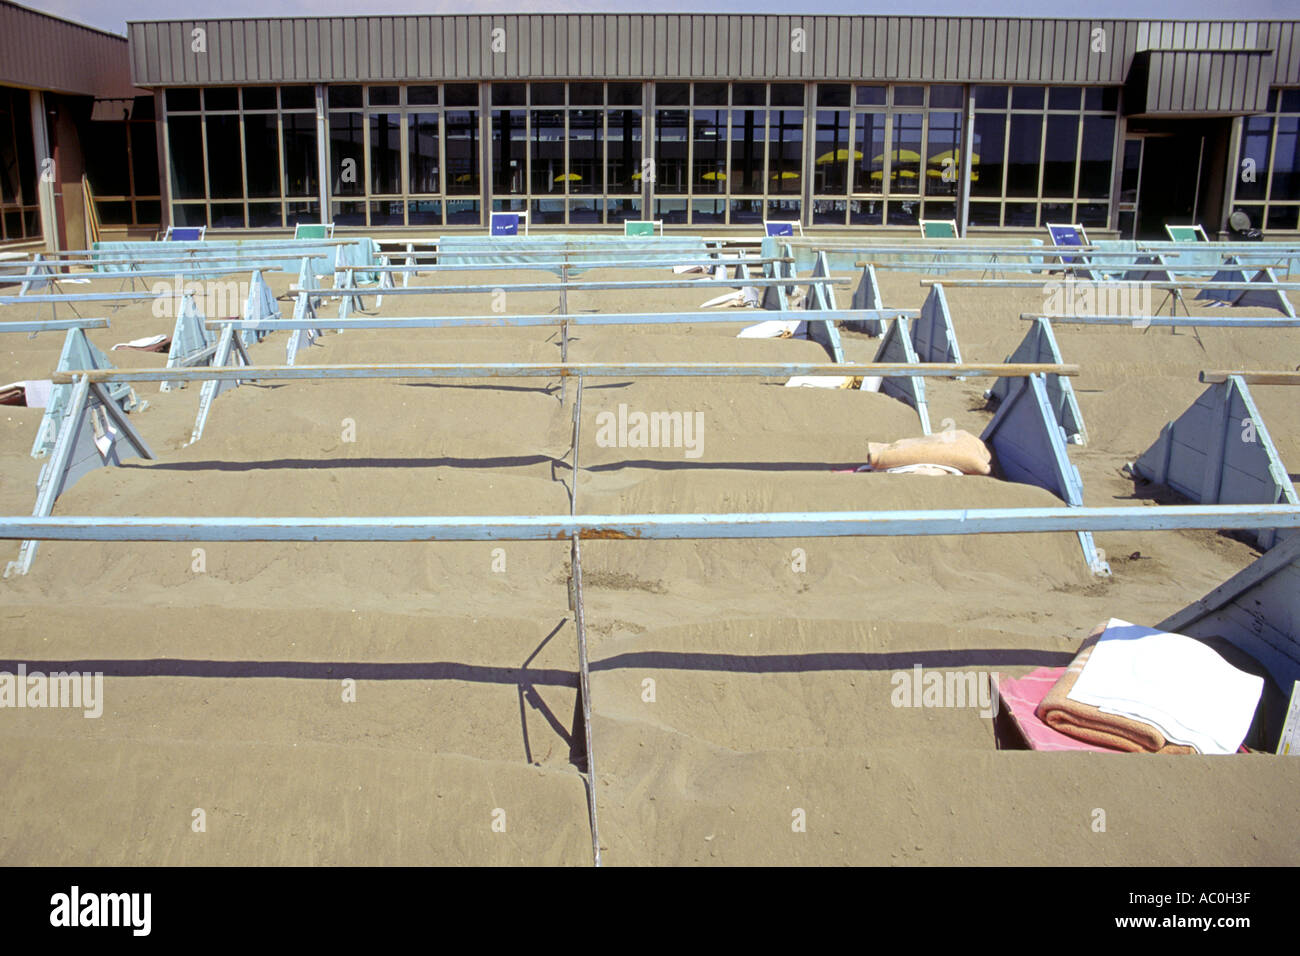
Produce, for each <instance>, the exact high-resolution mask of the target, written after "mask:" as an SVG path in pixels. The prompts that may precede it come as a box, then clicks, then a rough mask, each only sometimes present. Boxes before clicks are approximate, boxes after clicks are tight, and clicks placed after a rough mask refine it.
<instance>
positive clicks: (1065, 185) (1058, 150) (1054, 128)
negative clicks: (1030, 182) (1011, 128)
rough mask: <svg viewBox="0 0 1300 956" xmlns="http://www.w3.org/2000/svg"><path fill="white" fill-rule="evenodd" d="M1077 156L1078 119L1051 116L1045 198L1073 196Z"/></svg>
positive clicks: (1044, 182) (1045, 165) (1044, 150)
mask: <svg viewBox="0 0 1300 956" xmlns="http://www.w3.org/2000/svg"><path fill="white" fill-rule="evenodd" d="M1016 119H1019V117H1013V118H1012V122H1013V123H1014V122H1015V120H1016ZM1078 155H1079V117H1078V116H1071V115H1061V116H1056V115H1049V116H1048V117H1047V140H1046V142H1045V143H1044V148H1043V195H1044V196H1052V197H1056V196H1066V197H1071V196H1073V195H1074V167H1075V159H1076V157H1077V156H1078ZM1053 221H1055V220H1053Z"/></svg>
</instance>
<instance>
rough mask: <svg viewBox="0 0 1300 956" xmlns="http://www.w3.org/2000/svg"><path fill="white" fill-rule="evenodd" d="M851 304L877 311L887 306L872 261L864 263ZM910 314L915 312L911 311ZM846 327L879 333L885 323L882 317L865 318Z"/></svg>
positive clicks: (851, 329) (858, 307)
mask: <svg viewBox="0 0 1300 956" xmlns="http://www.w3.org/2000/svg"><path fill="white" fill-rule="evenodd" d="M822 254H823V255H825V253H822ZM850 304H851V305H852V306H853V308H855V309H871V310H874V311H877V312H879V311H882V310H883V309H884V308H885V303H884V302H883V301H882V300H881V298H880V281H879V280H878V279H877V278H876V267H875V265H873V264H872V263H870V262H864V263H862V278H861V279H859V280H858V285H857V288H856V289H854V290H853V300H852V302H851V303H850ZM909 314H915V313H911V312H909ZM844 327H845V328H846V329H848V330H849V331H851V332H866V333H867V334H868V335H879V334H880V333H881V332H883V331H884V330H885V323H884V322H883V321H882V320H880V319H863V320H861V321H855V322H851V323H847V322H846V323H845V325H844Z"/></svg>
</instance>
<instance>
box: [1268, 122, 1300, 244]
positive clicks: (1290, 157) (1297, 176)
mask: <svg viewBox="0 0 1300 956" xmlns="http://www.w3.org/2000/svg"><path fill="white" fill-rule="evenodd" d="M1269 199H1270V200H1271V201H1273V202H1277V201H1278V200H1280V199H1300V116H1279V117H1278V120H1277V145H1276V146H1275V147H1274V149H1273V191H1272V193H1271V194H1270V195H1269ZM1294 213H1295V210H1291V212H1290V213H1288V214H1287V215H1289V216H1290V219H1289V220H1286V221H1289V222H1292V223H1293V225H1291V226H1289V227H1287V228H1291V229H1294V228H1295V226H1294V221H1295V216H1294ZM1272 219H1273V216H1272V210H1269V227H1270V228H1279V227H1277V226H1273V222H1272ZM1279 221H1282V220H1279Z"/></svg>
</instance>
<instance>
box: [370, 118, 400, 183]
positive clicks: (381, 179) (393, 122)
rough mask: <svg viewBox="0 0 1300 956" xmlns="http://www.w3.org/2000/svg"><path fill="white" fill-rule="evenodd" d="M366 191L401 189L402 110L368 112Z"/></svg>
mask: <svg viewBox="0 0 1300 956" xmlns="http://www.w3.org/2000/svg"><path fill="white" fill-rule="evenodd" d="M368 115H369V117H370V191H371V192H372V193H378V194H380V195H385V194H392V193H400V192H401V191H402V114H401V113H370V114H368Z"/></svg>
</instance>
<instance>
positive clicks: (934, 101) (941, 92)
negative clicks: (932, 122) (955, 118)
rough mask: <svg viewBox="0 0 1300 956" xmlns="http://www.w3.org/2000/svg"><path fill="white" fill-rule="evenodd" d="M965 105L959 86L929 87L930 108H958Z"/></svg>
mask: <svg viewBox="0 0 1300 956" xmlns="http://www.w3.org/2000/svg"><path fill="white" fill-rule="evenodd" d="M965 106H966V102H965V99H964V98H963V96H962V89H961V87H960V86H932V87H930V109H932V110H934V109H950V110H959V109H963V108H965Z"/></svg>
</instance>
